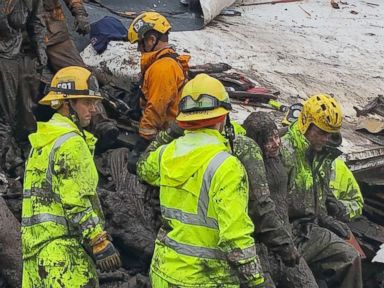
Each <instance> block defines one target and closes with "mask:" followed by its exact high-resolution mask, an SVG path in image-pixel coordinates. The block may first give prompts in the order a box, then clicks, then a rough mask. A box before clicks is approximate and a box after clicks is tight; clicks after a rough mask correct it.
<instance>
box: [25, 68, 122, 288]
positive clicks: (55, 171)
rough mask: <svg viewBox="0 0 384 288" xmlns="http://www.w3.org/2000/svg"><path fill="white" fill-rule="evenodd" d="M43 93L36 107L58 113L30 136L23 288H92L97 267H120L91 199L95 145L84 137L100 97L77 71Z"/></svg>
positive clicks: (68, 70) (58, 79) (58, 78)
mask: <svg viewBox="0 0 384 288" xmlns="http://www.w3.org/2000/svg"><path fill="white" fill-rule="evenodd" d="M49 90H50V91H49V93H48V94H47V95H46V96H45V97H44V98H43V99H42V100H41V101H40V104H43V105H50V106H51V107H53V108H54V109H56V110H57V113H55V114H54V115H53V116H52V118H51V119H50V120H49V121H48V122H38V127H37V132H36V133H33V134H31V135H30V136H29V140H30V142H31V146H32V148H31V152H30V155H29V158H28V161H27V164H26V169H25V178H24V187H23V208H22V222H21V226H22V228H21V233H22V253H23V285H22V287H23V288H24V287H25V288H27V287H28V288H29V287H68V288H75V287H98V278H97V273H96V265H97V267H99V268H100V269H101V270H102V271H112V270H115V269H117V268H118V267H119V266H120V258H119V255H118V252H117V250H116V249H115V248H114V246H113V244H112V243H111V241H110V237H109V236H108V234H107V232H105V231H104V217H103V213H102V210H101V206H100V203H99V199H98V196H97V193H96V186H97V182H98V175H97V170H96V167H95V164H94V161H93V151H94V147H95V142H96V139H95V138H94V137H93V135H92V134H90V133H88V132H87V131H86V130H83V128H84V127H86V126H87V125H88V124H89V122H90V120H91V117H92V113H93V112H94V110H95V105H96V102H97V101H99V100H100V99H101V96H100V94H99V91H98V85H97V81H96V79H95V77H94V76H92V75H91V73H90V72H89V71H88V70H87V69H85V68H82V67H77V66H70V67H67V68H63V69H62V70H60V71H59V72H57V73H56V75H55V76H54V77H53V79H52V83H51V87H50V89H49ZM92 258H93V259H92ZM95 264H96V265H95Z"/></svg>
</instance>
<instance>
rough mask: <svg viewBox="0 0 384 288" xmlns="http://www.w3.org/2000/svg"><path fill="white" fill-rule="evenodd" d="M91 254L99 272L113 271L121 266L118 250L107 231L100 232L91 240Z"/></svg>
mask: <svg viewBox="0 0 384 288" xmlns="http://www.w3.org/2000/svg"><path fill="white" fill-rule="evenodd" d="M91 247H92V254H93V258H94V260H95V262H96V266H97V268H99V269H100V271H101V272H113V271H115V270H117V269H119V268H120V267H121V260H120V255H119V252H118V251H117V250H116V248H115V246H113V244H112V242H111V241H110V237H109V235H108V234H107V232H103V233H101V234H100V235H99V236H97V237H95V238H94V239H93V240H92V241H91Z"/></svg>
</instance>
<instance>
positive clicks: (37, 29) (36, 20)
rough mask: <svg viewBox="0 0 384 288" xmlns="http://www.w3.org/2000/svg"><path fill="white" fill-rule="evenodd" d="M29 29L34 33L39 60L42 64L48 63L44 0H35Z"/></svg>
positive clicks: (29, 19)
mask: <svg viewBox="0 0 384 288" xmlns="http://www.w3.org/2000/svg"><path fill="white" fill-rule="evenodd" d="M27 26H28V31H30V32H31V33H32V35H31V38H32V40H33V42H34V44H35V45H36V53H37V57H38V59H39V62H40V64H41V65H42V66H46V65H47V63H48V56H47V53H46V50H47V46H46V44H45V37H46V34H47V29H46V27H45V24H44V20H43V1H42V0H33V1H32V11H31V13H30V16H29V18H28V22H27Z"/></svg>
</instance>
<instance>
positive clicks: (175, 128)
mask: <svg viewBox="0 0 384 288" xmlns="http://www.w3.org/2000/svg"><path fill="white" fill-rule="evenodd" d="M166 131H167V134H168V135H169V136H171V137H172V138H173V139H177V138H179V137H181V136H183V135H184V129H183V128H181V127H180V126H179V125H177V123H176V122H174V121H173V122H171V123H170V124H169V127H168V128H167V130H166Z"/></svg>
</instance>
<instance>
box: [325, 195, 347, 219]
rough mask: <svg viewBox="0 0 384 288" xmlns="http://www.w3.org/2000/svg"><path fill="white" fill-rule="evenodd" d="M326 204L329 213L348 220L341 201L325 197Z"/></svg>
mask: <svg viewBox="0 0 384 288" xmlns="http://www.w3.org/2000/svg"><path fill="white" fill-rule="evenodd" d="M326 206H327V211H328V214H329V215H331V216H333V217H335V218H336V219H338V220H340V221H343V222H348V220H349V218H348V213H347V208H346V207H345V205H344V204H343V203H342V202H341V201H338V200H337V199H336V198H332V197H327V201H326Z"/></svg>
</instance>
